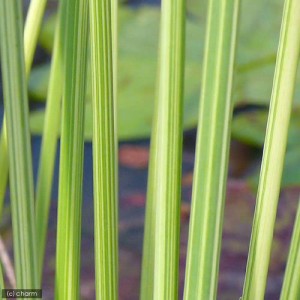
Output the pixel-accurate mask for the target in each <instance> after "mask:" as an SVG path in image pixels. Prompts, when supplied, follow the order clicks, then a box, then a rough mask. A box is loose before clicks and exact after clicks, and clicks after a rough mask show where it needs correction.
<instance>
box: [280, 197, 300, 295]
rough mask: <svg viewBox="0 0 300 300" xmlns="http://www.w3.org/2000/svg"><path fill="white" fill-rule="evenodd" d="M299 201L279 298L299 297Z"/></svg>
mask: <svg viewBox="0 0 300 300" xmlns="http://www.w3.org/2000/svg"><path fill="white" fill-rule="evenodd" d="M299 270H300V202H299V204H298V210H297V215H296V220H295V225H294V231H293V236H292V241H291V247H290V253H289V256H288V261H287V266H286V270H285V275H284V280H283V286H282V290H281V295H280V299H281V300H296V299H300V272H299Z"/></svg>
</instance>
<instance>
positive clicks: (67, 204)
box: [52, 0, 88, 300]
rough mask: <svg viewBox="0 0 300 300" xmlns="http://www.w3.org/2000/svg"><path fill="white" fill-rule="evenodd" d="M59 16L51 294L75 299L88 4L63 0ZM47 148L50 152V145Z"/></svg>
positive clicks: (79, 231)
mask: <svg viewBox="0 0 300 300" xmlns="http://www.w3.org/2000/svg"><path fill="white" fill-rule="evenodd" d="M60 16H61V17H60V24H61V26H60V28H61V32H60V34H59V36H60V40H59V45H60V47H59V48H60V49H61V51H62V53H61V55H62V62H63V63H62V78H63V84H64V86H63V97H62V129H61V132H62V133H61V147H60V166H59V196H58V197H59V199H58V220H57V244H56V279H55V288H56V290H55V293H56V299H58V300H67V299H70V300H73V299H79V298H80V295H79V291H80V280H79V275H80V245H81V206H82V184H83V180H82V179H83V158H84V136H83V132H84V127H83V125H84V108H85V106H84V99H85V83H86V80H85V79H86V66H87V44H88V2H87V1H84V0H63V1H62V2H61V14H60ZM56 59H57V57H56ZM59 91H60V89H59ZM59 91H58V93H59ZM55 97H56V96H55ZM58 98H59V97H57V99H58ZM54 134H55V132H54ZM52 151H54V150H53V148H52Z"/></svg>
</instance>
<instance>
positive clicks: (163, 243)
mask: <svg viewBox="0 0 300 300" xmlns="http://www.w3.org/2000/svg"><path fill="white" fill-rule="evenodd" d="M184 8H185V2H184V0H176V1H173V0H163V1H162V16H161V32H160V70H159V84H158V96H157V100H156V108H155V116H154V123H153V133H152V138H151V158H150V168H149V181H148V195H147V212H146V222H145V237H144V254H143V266H142V286H141V299H177V298H178V280H179V278H178V267H179V228H180V216H179V208H180V200H181V158H182V118H183V70H184V46H185V39H184V36H185V32H184V30H185V9H184Z"/></svg>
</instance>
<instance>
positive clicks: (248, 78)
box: [29, 0, 300, 144]
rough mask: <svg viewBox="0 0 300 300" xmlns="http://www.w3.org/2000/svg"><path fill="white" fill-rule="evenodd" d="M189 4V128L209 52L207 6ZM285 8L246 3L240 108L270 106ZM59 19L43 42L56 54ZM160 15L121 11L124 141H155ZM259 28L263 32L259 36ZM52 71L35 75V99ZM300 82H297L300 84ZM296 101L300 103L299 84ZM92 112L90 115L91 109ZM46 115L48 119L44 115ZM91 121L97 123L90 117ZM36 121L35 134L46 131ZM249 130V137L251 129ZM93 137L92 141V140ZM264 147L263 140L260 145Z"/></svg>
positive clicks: (261, 0) (50, 23)
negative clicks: (206, 43)
mask: <svg viewBox="0 0 300 300" xmlns="http://www.w3.org/2000/svg"><path fill="white" fill-rule="evenodd" d="M202 2H203V3H200V4H201V5H200V4H199V1H195V0H189V1H188V16H187V24H186V65H185V100H184V101H185V116H184V120H185V121H184V126H185V128H191V127H195V126H196V125H197V116H198V102H199V94H200V84H201V65H202V56H203V46H204V38H205V36H204V31H205V16H206V2H205V1H202ZM282 9H283V3H282V1H280V0H254V1H253V0H252V1H250V0H245V1H243V3H242V15H241V18H240V34H239V38H238V47H237V64H236V65H237V67H236V76H235V85H234V90H233V94H234V99H235V101H236V102H237V103H241V102H243V103H245V102H246V103H254V104H264V105H268V104H269V99H270V95H271V89H272V81H273V73H274V67H275V59H276V50H277V44H278V39H279V32H280V22H281V18H282ZM55 18H56V17H55V16H52V17H50V18H49V19H48V20H47V22H46V23H45V24H44V26H43V29H42V32H41V37H40V42H41V44H42V45H43V46H44V47H45V48H47V49H48V50H49V51H51V49H52V45H53V38H54V28H55ZM159 24H160V10H159V9H158V8H157V7H148V6H143V7H141V8H139V9H135V10H133V9H131V8H128V7H125V6H121V8H120V9H119V65H118V93H119V94H118V98H119V99H118V113H119V115H118V118H119V131H120V138H140V137H147V136H149V135H150V128H151V120H152V113H153V103H154V98H155V90H156V77H157V72H158V64H157V61H158V41H159V39H158V36H159ZM254 28H258V29H259V30H254ZM49 70H50V68H49V65H47V66H46V65H44V66H39V67H36V68H35V69H33V71H32V74H31V78H30V82H29V93H30V95H31V97H33V98H38V99H39V100H42V99H45V98H46V94H47V85H48V78H49ZM89 75H90V72H88V78H87V83H88V85H87V102H89V101H90V99H91V88H90V79H89V78H90V77H89ZM299 79H300V77H299V76H298V79H297V82H300V80H299ZM297 86H298V87H297V88H296V94H295V98H296V101H298V103H299V101H300V91H299V86H300V85H299V84H298V85H297ZM87 112H89V109H87ZM39 114H42V113H39ZM87 119H89V120H90V119H91V116H90V115H87ZM35 120H36V119H35V118H32V121H31V124H32V129H34V133H41V132H42V126H41V124H40V123H36V121H35ZM243 130H245V131H246V129H245V128H243ZM87 136H88V135H87ZM262 141H263V139H262V137H260V141H259V143H260V144H261V143H262Z"/></svg>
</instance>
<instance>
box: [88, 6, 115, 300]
mask: <svg viewBox="0 0 300 300" xmlns="http://www.w3.org/2000/svg"><path fill="white" fill-rule="evenodd" d="M90 14H91V18H90V20H91V50H92V51H91V53H92V55H91V61H92V63H91V65H92V97H93V100H92V101H93V159H94V163H93V169H94V216H95V264H96V271H95V272H96V298H97V299H110V300H115V299H117V298H118V202H117V152H116V150H117V132H116V129H117V128H116V123H115V122H116V121H115V103H116V94H115V93H114V91H113V88H114V83H113V82H114V75H113V71H114V70H113V69H114V63H113V60H114V58H115V56H114V55H113V53H115V52H114V51H115V50H114V49H113V47H116V44H115V43H113V42H112V35H113V34H112V24H113V22H115V20H114V19H113V18H112V15H111V14H112V8H111V1H109V0H102V1H98V0H90Z"/></svg>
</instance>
